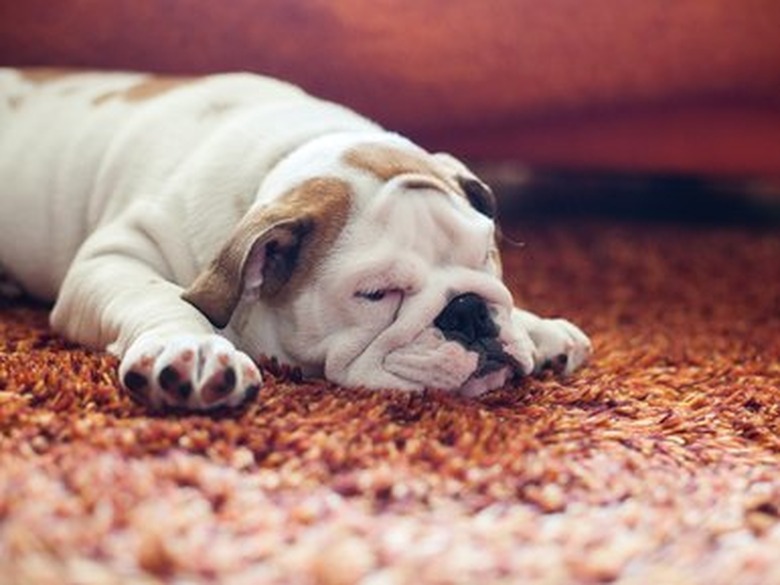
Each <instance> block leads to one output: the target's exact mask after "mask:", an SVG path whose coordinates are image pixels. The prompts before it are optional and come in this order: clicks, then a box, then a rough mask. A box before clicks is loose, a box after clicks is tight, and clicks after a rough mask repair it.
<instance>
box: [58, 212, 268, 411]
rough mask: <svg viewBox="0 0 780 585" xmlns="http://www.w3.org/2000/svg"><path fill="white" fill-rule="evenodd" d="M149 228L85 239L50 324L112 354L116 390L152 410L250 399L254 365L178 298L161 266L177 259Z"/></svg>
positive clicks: (119, 229) (256, 381) (255, 387)
mask: <svg viewBox="0 0 780 585" xmlns="http://www.w3.org/2000/svg"><path fill="white" fill-rule="evenodd" d="M155 233H156V232H155V230H153V229H149V226H148V225H147V226H146V229H137V228H133V227H128V226H126V225H122V224H120V225H114V226H109V228H104V229H102V230H100V231H98V232H96V233H95V234H94V235H93V236H92V237H91V238H90V239H89V240H87V242H86V243H85V244H84V246H82V249H81V250H80V252H79V254H78V256H77V258H76V260H75V261H74V262H73V264H72V266H71V268H70V270H69V272H68V274H67V276H66V278H65V282H64V283H63V286H62V287H61V290H60V295H59V298H58V299H57V302H56V304H55V306H54V310H53V312H52V317H51V322H52V326H53V328H54V329H55V330H56V331H58V332H60V333H62V334H64V335H65V336H66V337H68V338H69V339H72V340H74V341H76V342H79V343H83V344H85V345H88V346H91V347H96V348H99V349H108V350H109V351H111V352H112V353H114V354H115V355H117V356H119V357H120V358H121V364H120V368H119V376H120V380H121V382H122V384H123V386H124V388H125V389H126V390H127V391H128V393H129V394H130V395H131V396H132V397H133V398H134V399H136V400H137V401H139V402H142V403H145V404H147V405H149V406H150V407H152V408H160V407H163V406H171V407H174V408H185V409H191V410H207V409H211V408H215V407H218V406H236V405H238V404H240V403H241V402H243V401H245V400H247V399H252V398H254V396H255V395H256V394H257V392H258V391H259V388H260V384H261V381H262V378H261V376H260V372H259V370H258V368H257V366H256V365H255V364H254V363H253V362H252V360H251V359H250V358H249V356H247V355H246V354H244V353H242V352H240V351H238V350H237V349H236V348H235V347H233V345H232V344H231V343H230V342H229V341H228V340H227V339H225V338H224V337H222V336H220V335H217V334H216V333H215V332H214V329H213V327H212V326H211V324H210V323H209V322H208V320H207V319H206V318H205V317H204V316H203V315H202V314H201V313H200V312H199V311H198V310H197V309H195V308H194V307H193V306H192V305H190V304H188V303H186V302H185V301H183V300H182V299H181V293H182V288H181V287H180V286H178V285H176V284H174V283H173V282H171V279H173V277H174V276H175V275H173V274H171V272H172V270H171V268H170V267H169V266H170V264H179V265H180V264H181V263H180V262H172V263H171V262H169V260H170V256H168V255H167V254H166V253H165V252H164V251H163V250H164V246H161V245H160V242H159V241H157V239H156V238H155V237H154V234H155ZM175 245H178V244H175ZM167 251H168V252H171V250H167Z"/></svg>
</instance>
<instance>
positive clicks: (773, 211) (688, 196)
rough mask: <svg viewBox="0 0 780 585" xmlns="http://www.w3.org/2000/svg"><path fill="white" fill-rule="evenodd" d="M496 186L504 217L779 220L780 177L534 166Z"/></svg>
mask: <svg viewBox="0 0 780 585" xmlns="http://www.w3.org/2000/svg"><path fill="white" fill-rule="evenodd" d="M488 175H490V173H489V172H488ZM519 176H520V175H518V177H519ZM492 186H493V188H494V190H495V191H496V194H497V196H498V199H499V203H500V209H501V215H502V217H503V218H504V219H515V218H517V219H519V218H522V219H525V220H544V219H572V218H602V219H616V220H626V221H651V222H685V223H691V224H702V225H729V224H739V225H746V224H747V225H755V226H757V227H775V226H780V182H771V181H761V180H738V179H723V180H718V179H715V180H713V179H705V178H698V177H691V176H683V175H655V174H633V173H632V174H620V173H609V172H571V171H534V172H532V173H529V174H528V175H527V176H526V177H524V178H522V179H517V180H507V181H504V180H501V178H498V179H497V180H496V181H494V182H493V183H492Z"/></svg>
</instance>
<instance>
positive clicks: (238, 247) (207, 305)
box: [182, 218, 313, 328]
mask: <svg viewBox="0 0 780 585" xmlns="http://www.w3.org/2000/svg"><path fill="white" fill-rule="evenodd" d="M256 219H257V218H256ZM252 223H255V224H257V223H262V222H257V221H254V222H252V221H244V222H241V223H240V224H239V226H238V228H237V229H236V231H235V232H234V234H233V237H231V238H230V240H228V242H227V244H225V246H224V247H223V248H222V250H221V251H220V252H219V254H218V255H217V257H216V258H215V259H214V260H213V261H212V262H211V264H210V265H209V267H208V268H207V269H206V270H204V271H203V272H202V273H201V274H200V275H199V276H198V277H197V278H196V279H195V281H194V282H193V283H192V285H191V286H190V287H189V288H188V289H187V290H186V291H184V293H183V294H182V298H183V299H184V300H185V301H187V302H189V303H192V304H193V305H195V307H197V308H198V309H199V310H200V312H201V313H203V314H204V315H205V316H206V317H207V318H208V320H209V321H211V323H212V325H214V326H215V327H219V328H223V327H225V326H226V325H227V324H228V323H229V322H230V318H231V317H232V315H233V311H234V310H235V308H236V305H238V302H239V301H240V300H241V298H242V297H250V298H254V299H258V298H260V297H264V296H265V297H269V296H273V295H274V294H276V293H277V292H279V290H280V289H281V288H282V287H283V286H284V285H285V283H286V282H287V281H288V280H289V279H290V277H291V275H292V273H293V269H294V267H295V264H296V261H297V260H298V255H299V254H300V249H301V245H302V243H303V240H304V238H306V236H307V235H308V234H309V233H310V232H311V231H312V225H313V223H312V221H311V220H310V219H308V218H301V219H298V220H287V221H282V222H279V223H276V224H274V225H271V226H268V227H265V228H260V229H258V227H260V226H257V225H254V226H253V225H251V224H252ZM247 224H249V225H247Z"/></svg>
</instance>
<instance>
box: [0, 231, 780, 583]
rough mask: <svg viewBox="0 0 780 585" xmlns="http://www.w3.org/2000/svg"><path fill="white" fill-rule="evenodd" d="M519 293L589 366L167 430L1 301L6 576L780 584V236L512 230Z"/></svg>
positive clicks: (24, 310) (95, 364) (323, 398)
mask: <svg viewBox="0 0 780 585" xmlns="http://www.w3.org/2000/svg"><path fill="white" fill-rule="evenodd" d="M506 231H507V232H508V234H509V235H510V236H511V237H512V238H514V239H517V240H521V241H522V242H524V246H522V247H518V246H508V247H507V249H506V256H505V269H506V275H507V281H508V283H509V285H510V287H511V288H512V290H513V291H514V292H515V294H516V295H517V297H518V298H519V299H522V301H523V304H524V305H525V306H528V307H530V308H532V309H534V310H535V311H537V312H540V313H542V314H547V315H555V314H560V315H565V316H567V317H569V318H571V319H572V320H573V321H575V322H576V323H578V324H580V325H581V326H582V327H583V328H584V329H585V330H586V331H587V332H588V333H589V334H590V335H591V336H592V339H593V342H594V346H595V355H594V358H593V360H592V362H591V363H590V364H589V365H588V366H587V367H586V368H584V369H583V370H581V371H580V372H578V373H577V374H576V375H574V376H573V377H572V378H570V379H568V380H559V379H556V378H554V377H552V376H548V377H544V378H543V379H526V380H522V381H520V382H519V383H518V384H517V386H516V387H512V388H505V389H502V390H499V391H495V392H492V393H490V394H489V395H487V396H484V397H482V398H479V399H474V400H466V399H461V398H457V397H452V396H448V395H445V394H442V393H437V392H427V393H424V394H402V393H392V392H387V393H384V392H368V391H363V390H345V389H342V388H338V387H335V386H333V385H330V384H328V383H325V382H322V381H300V380H296V379H295V377H294V376H292V375H291V374H290V373H289V372H287V371H283V370H281V369H280V368H273V367H271V368H270V369H271V370H272V371H270V372H268V373H267V383H266V385H265V387H264V388H263V390H262V392H261V394H260V396H259V398H258V399H257V401H256V403H253V404H252V405H250V406H249V407H248V408H247V409H245V410H244V411H242V412H240V413H236V414H234V415H233V416H159V417H152V416H148V415H147V414H145V412H144V410H143V409H142V408H140V407H138V406H136V405H135V404H133V403H132V402H131V401H130V400H129V399H128V398H127V397H125V396H123V395H122V394H121V393H120V392H119V391H118V389H117V381H116V377H115V374H114V370H115V367H116V361H115V360H114V359H113V358H111V357H109V356H106V355H103V354H100V353H92V352H88V351H85V350H83V349H81V348H79V347H76V346H73V345H71V344H68V343H66V342H64V341H63V340H62V339H60V338H58V337H57V336H55V335H53V334H52V333H51V332H50V330H49V329H48V327H47V320H46V318H47V317H46V311H45V309H42V308H37V307H34V306H31V305H29V304H27V305H26V304H20V303H18V302H17V303H15V304H10V305H8V306H6V307H5V308H4V309H2V310H1V311H0V433H2V434H1V438H0V581H2V583H12V584H16V583H36V584H47V583H57V584H61V583H74V584H75V583H78V584H92V583H94V584H111V583H149V584H151V583H188V584H190V583H191V584H198V583H210V582H219V583H229V584H243V583H246V584H255V583H312V584H315V583H317V584H319V583H322V584H340V583H344V584H347V583H364V584H367V585H368V584H370V585H380V584H381V585H385V584H388V585H389V584H395V583H531V584H536V583H544V584H555V583H605V582H617V583H664V584H674V583H683V584H684V583H703V584H707V585H716V584H721V583H722V584H740V585H744V584H750V583H756V584H759V583H762V584H763V583H780V556H778V551H780V522H779V521H780V231H779V230H777V229H776V228H762V229H756V228H747V227H738V226H737V227H734V226H731V227H728V226H726V227H724V226H720V227H713V226H709V227H707V226H698V227H697V226H690V225H687V226H684V225H679V224H669V223H649V224H648V223H627V222H623V223H621V222H604V221H600V222H599V221H586V222H580V223H576V222H563V223H561V222H557V223H538V224H536V225H530V224H525V225H523V224H514V225H510V226H508V229H507V230H506Z"/></svg>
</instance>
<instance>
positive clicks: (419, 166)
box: [344, 144, 452, 185]
mask: <svg viewBox="0 0 780 585" xmlns="http://www.w3.org/2000/svg"><path fill="white" fill-rule="evenodd" d="M344 162H346V163H347V164H348V165H350V166H352V167H355V168H357V169H360V170H362V171H366V172H367V173H370V174H372V175H374V176H375V177H376V178H377V179H379V180H381V181H389V180H390V179H392V178H393V177H397V176H398V175H405V174H412V173H413V174H418V175H428V176H431V177H435V178H437V179H439V180H440V181H443V182H445V183H446V184H448V185H449V184H452V179H451V178H450V177H448V176H447V175H446V174H445V173H443V172H442V171H441V169H440V168H439V167H438V166H437V165H436V163H435V161H434V160H433V158H432V157H431V156H429V155H428V156H426V155H422V154H418V153H414V152H409V151H407V150H402V149H400V148H395V147H393V146H386V145H384V144H361V145H359V146H356V147H354V148H351V149H349V150H348V151H347V152H346V153H344Z"/></svg>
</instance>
